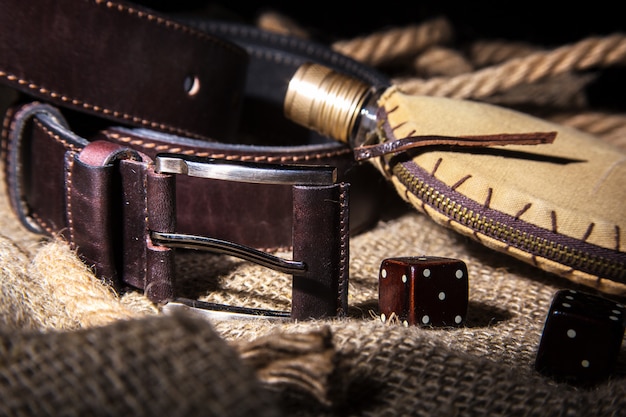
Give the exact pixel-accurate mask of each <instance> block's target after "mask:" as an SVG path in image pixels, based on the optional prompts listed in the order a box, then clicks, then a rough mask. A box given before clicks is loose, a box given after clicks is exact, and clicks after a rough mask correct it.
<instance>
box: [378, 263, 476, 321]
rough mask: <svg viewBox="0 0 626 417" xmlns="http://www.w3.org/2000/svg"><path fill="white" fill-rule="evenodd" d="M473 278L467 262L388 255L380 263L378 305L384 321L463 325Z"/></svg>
mask: <svg viewBox="0 0 626 417" xmlns="http://www.w3.org/2000/svg"><path fill="white" fill-rule="evenodd" d="M468 296H469V280H468V275H467V266H466V265H465V262H463V261H461V260H458V259H454V258H443V257H432V256H421V257H397V258H388V259H385V260H383V261H382V263H381V265H380V274H379V279H378V305H379V310H380V317H381V320H382V321H387V320H389V319H391V318H392V316H395V317H397V319H399V320H400V322H401V323H402V324H404V325H405V326H408V325H417V326H433V327H445V326H455V327H456V326H461V325H463V324H464V323H465V319H466V316H467V309H468Z"/></svg>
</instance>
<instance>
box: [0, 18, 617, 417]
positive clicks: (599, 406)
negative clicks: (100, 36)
mask: <svg viewBox="0 0 626 417" xmlns="http://www.w3.org/2000/svg"><path fill="white" fill-rule="evenodd" d="M265 17H266V19H265V20H260V23H259V24H260V25H262V26H263V25H265V26H266V27H269V26H272V27H273V28H274V29H275V30H277V31H278V30H280V31H283V32H284V33H291V34H297V35H298V36H302V34H303V33H304V32H305V31H302V30H301V29H300V28H298V27H297V22H293V21H289V20H288V19H284V17H283V19H281V16H276V15H271V14H268V15H266V16H265ZM401 29H402V30H400V29H399V30H398V31H394V32H393V33H391V32H389V33H381V34H373V35H372V37H370V38H363V39H355V40H347V41H346V42H337V43H336V44H335V45H333V46H334V48H335V49H336V50H338V51H341V52H343V53H346V54H348V55H351V56H353V57H354V58H355V59H360V60H362V61H364V62H366V63H369V64H371V65H377V64H380V63H382V64H385V63H386V62H385V59H386V58H389V59H393V60H395V61H397V59H398V57H399V56H400V58H402V56H401V55H402V54H405V53H406V52H407V48H408V49H409V50H410V51H409V52H410V53H411V54H412V55H411V56H412V57H414V59H413V58H411V59H409V61H411V62H410V64H411V65H413V64H414V65H415V66H416V67H419V68H420V69H419V71H418V70H416V71H417V73H419V74H421V77H423V78H422V79H421V80H417V79H405V78H400V77H399V76H398V78H396V79H394V82H396V83H397V84H398V85H399V86H401V87H402V88H403V89H405V91H409V92H415V93H425V94H432V95H446V96H455V97H457V98H467V99H484V100H485V101H490V102H492V103H497V104H502V105H516V104H520V103H521V104H528V103H529V102H530V104H533V105H535V106H536V107H539V108H542V109H544V110H545V109H546V108H547V106H546V107H542V106H543V105H544V104H545V103H548V102H549V103H551V105H552V106H556V107H558V105H559V103H567V105H572V104H575V105H577V106H583V104H584V103H582V101H584V100H583V99H582V98H581V97H582V93H581V91H582V89H583V88H584V86H585V85H586V83H587V82H588V79H587V77H589V76H590V74H579V73H571V74H570V73H568V72H567V71H566V69H567V66H566V65H556V64H554V61H550V62H549V63H548V64H547V65H546V66H545V67H542V66H541V65H540V64H539V63H538V62H539V59H542V60H550V59H556V58H555V55H551V54H550V53H549V51H547V52H546V51H540V55H533V53H535V52H536V49H535V48H533V47H532V46H528V45H525V46H526V47H525V48H521V49H520V48H517V50H516V51H515V52H512V50H511V49H507V48H503V47H502V46H501V45H499V44H498V45H496V43H494V42H491V43H482V44H481V43H476V44H475V45H474V49H473V51H474V52H475V55H476V59H475V61H474V62H472V63H469V62H468V61H467V60H466V59H465V57H466V56H469V54H467V55H463V56H462V54H457V53H456V52H457V51H455V50H454V47H453V45H450V41H451V37H452V35H453V34H452V31H451V28H450V27H449V25H448V24H447V22H446V21H445V20H437V21H434V22H430V23H428V22H427V23H426V24H424V25H422V26H420V25H417V26H415V27H410V28H401ZM425 34H428V35H429V37H428V36H425ZM389 36H391V37H392V38H394V37H402V38H403V39H404V38H407V37H409V38H410V39H411V41H410V42H400V41H398V42H389V41H388V39H390V38H389ZM381 42H383V43H384V44H385V45H387V47H386V48H381V47H380V43H381ZM589 42H592V43H593V40H590V41H589ZM439 44H442V45H443V46H442V45H439ZM623 44H624V38H623V37H614V38H610V39H600V40H599V41H598V40H596V43H593V45H592V46H594V45H595V48H593V50H594V51H595V54H594V55H593V56H591V57H590V56H589V55H586V56H585V57H584V60H583V59H582V58H581V60H583V61H584V65H582V64H580V65H578V66H577V67H578V68H588V67H589V66H591V65H592V64H594V62H595V63H600V64H601V65H608V64H610V60H607V59H605V60H601V59H600V58H601V57H602V51H603V49H602V46H603V45H606V50H607V51H610V52H611V55H610V57H612V58H615V60H619V59H623V57H622V56H621V55H620V51H623V50H625V49H624V48H618V47H616V46H615V45H623ZM376 45H378V47H376ZM402 45H408V47H407V48H405V49H404V50H399V49H400V47H401V46H402ZM370 46H372V47H373V49H371V50H370V49H368V48H369V47H370ZM444 46H445V47H444ZM489 48H492V51H496V50H497V51H499V52H504V51H505V50H508V51H510V52H511V54H512V55H510V56H500V57H499V58H498V57H497V56H496V55H497V54H495V53H491V54H487V53H486V52H485V51H486V50H487V49H489ZM588 49H589V48H588ZM367 51H375V52H376V51H378V52H381V51H387V52H390V53H391V55H392V56H391V57H390V56H389V54H388V55H387V56H380V54H378V53H374V52H370V53H367ZM480 51H482V52H483V53H482V54H481V53H480ZM572 51H573V49H572V50H568V49H567V48H565V49H562V50H560V51H559V54H560V55H559V56H561V57H563V56H564V55H567V53H568V52H572ZM394 54H395V55H394ZM487 55H489V56H490V58H489V59H490V61H489V63H482V64H478V62H479V58H480V57H481V56H482V57H485V56H487ZM442 56H443V57H445V59H442ZM526 57H528V58H529V59H527V60H525V59H526ZM404 58H405V60H406V59H407V58H406V56H405V57H404ZM592 58H594V59H597V61H594V60H593V59H592ZM514 61H515V62H514ZM427 62H428V63H429V64H427ZM502 62H504V64H503V65H500V63H502ZM507 62H508V63H510V65H513V64H514V63H516V65H518V66H521V65H528V68H531V69H532V70H533V73H532V74H530V72H524V71H521V70H520V71H512V69H511V68H512V67H510V66H507V65H508V64H507ZM567 62H569V63H576V59H575V57H574V58H572V56H569V57H568V58H567ZM445 63H452V64H451V65H450V66H446V65H444V64H445ZM462 64H466V65H462ZM489 64H492V65H494V67H493V68H492V69H490V70H486V71H484V72H481V73H480V74H476V75H478V76H480V77H483V78H484V79H488V80H489V81H491V82H490V83H487V84H485V83H484V82H483V83H480V85H478V82H479V81H481V79H482V78H481V79H479V78H475V80H477V84H476V85H475V86H474V87H475V88H473V87H472V85H471V82H470V81H472V79H471V78H470V77H469V76H468V77H466V78H463V76H464V75H465V74H463V72H471V71H473V69H476V68H478V67H479V65H483V66H486V65H489ZM572 65H573V64H572ZM402 68H403V71H398V73H404V69H406V68H408V64H407V65H405V66H403V67H402ZM517 68H520V67H517ZM541 68H547V70H546V71H545V72H543V73H542V72H541V71H540V70H541ZM460 72H461V74H460ZM510 73H515V74H516V75H518V76H517V78H516V79H515V82H513V81H511V80H510V79H509V80H508V81H509V82H508V83H507V82H505V81H506V80H505V81H503V82H499V81H502V80H503V79H502V78H501V77H500V76H499V75H498V74H510ZM444 76H445V77H444ZM446 77H448V78H446ZM426 78H428V80H426ZM529 79H530V80H532V81H533V82H532V83H531V82H529ZM483 81H484V80H483ZM463 86H464V87H465V88H461V87H463ZM503 86H505V87H506V88H504V87H503ZM479 87H480V88H479ZM581 103H582V104H581ZM587 110H594V109H587ZM550 116H551V118H552V119H553V120H557V119H558V120H560V121H563V122H564V123H566V122H567V123H568V124H570V125H574V126H577V127H580V128H585V129H586V130H588V131H591V132H594V133H598V134H600V133H603V134H604V136H603V137H604V138H606V139H607V140H611V141H613V142H614V143H617V144H618V145H619V146H624V147H626V142H624V141H623V137H624V135H623V132H624V131H625V130H624V129H623V126H624V124H623V123H620V122H619V121H620V120H622V121H623V118H622V117H620V115H614V118H612V119H611V118H606V117H605V118H603V119H602V121H603V122H604V123H600V122H598V123H594V122H593V120H596V121H598V120H599V117H598V114H595V113H593V112H592V111H589V112H587V114H586V116H587V117H582V118H576V117H573V116H572V115H571V114H568V113H567V112H566V111H562V112H555V113H554V114H551V115H550ZM594 116H595V118H594ZM605 116H606V115H605ZM608 121H613V122H614V123H609V122H608ZM620 138H621V139H620ZM387 191H388V192H387V193H382V194H381V195H380V199H381V200H383V201H384V203H385V204H384V206H385V208H384V210H383V213H382V216H381V218H380V221H379V222H378V223H377V224H375V225H374V226H373V227H372V228H371V229H370V230H367V231H365V232H363V233H361V234H358V235H354V236H351V239H350V249H349V250H350V281H349V306H350V308H349V311H348V316H347V317H346V318H341V319H327V320H316V321H305V322H271V321H267V320H257V321H245V320H218V319H212V320H208V319H205V318H200V317H198V316H196V315H194V314H184V313H179V314H173V315H172V314H165V313H164V312H162V311H161V310H160V309H159V307H158V306H155V305H153V304H152V303H150V302H149V300H148V299H147V298H146V297H144V295H143V294H141V293H139V292H136V291H128V292H126V293H123V294H118V293H115V292H113V291H112V290H111V289H110V288H109V287H107V286H106V285H104V284H103V283H102V282H100V280H98V278H96V277H95V276H94V274H93V273H92V271H91V270H90V268H89V267H88V266H86V265H85V264H83V263H82V262H81V261H80V259H79V258H78V256H77V255H76V253H74V252H73V251H72V250H70V249H69V247H68V246H67V245H66V244H65V243H64V242H63V241H62V240H60V239H55V238H42V237H41V236H38V235H35V234H32V233H29V232H28V231H26V230H25V229H24V228H23V227H22V226H21V225H20V224H19V222H18V220H17V218H16V216H15V215H14V214H13V213H12V212H11V210H10V208H9V205H8V201H7V195H6V193H5V190H4V189H3V188H2V189H1V190H0V415H8V416H41V415H64V416H65V415H70V416H71V415H81V416H84V415H103V416H104V415H110V416H120V415H134V416H141V415H151V416H152V415H163V416H170V415H174V416H176V415H180V416H193V415H209V416H213V415H215V416H225V415H229V416H239V415H242V416H243V415H245V416H270V415H272V416H280V415H289V416H312V417H313V416H320V417H321V416H399V415H400V416H402V415H412V416H438V417H439V416H476V415H489V416H557V415H558V416H574V415H576V416H578V415H580V416H618V415H626V411H624V410H626V376H625V371H626V366H625V364H626V351H625V348H622V350H621V352H620V357H619V360H618V366H617V369H616V370H615V372H614V373H613V375H612V376H611V377H610V378H609V379H608V380H606V381H603V382H601V383H599V384H598V385H596V386H594V387H589V388H582V387H574V386H571V385H568V384H565V383H557V382H555V381H554V380H552V379H550V378H548V377H545V376H542V375H540V374H539V373H537V372H536V371H535V369H534V360H535V355H536V351H537V347H538V343H539V341H540V338H541V333H542V330H543V325H544V321H545V317H546V314H547V311H548V309H549V306H550V302H551V300H552V297H553V295H554V293H555V292H556V291H557V290H559V289H562V288H571V289H580V290H587V288H585V287H582V286H579V285H578V284H576V283H574V282H572V281H569V280H566V279H563V278H559V277H557V276H555V275H552V274H549V273H547V272H543V271H541V270H539V269H537V268H535V267H533V266H531V265H529V264H526V263H523V262H521V261H517V260H515V259H513V258H511V257H509V256H506V255H504V254H500V253H496V252H494V251H491V250H489V249H488V248H485V247H483V246H481V245H479V244H478V243H476V242H474V241H471V240H469V239H467V238H465V237H463V236H460V235H458V234H456V233H454V232H453V231H451V230H448V229H446V228H444V227H441V226H440V225H437V224H435V223H434V222H433V221H432V220H430V219H429V218H427V217H426V216H424V215H422V214H419V213H418V212H416V211H415V210H414V209H413V208H412V207H410V206H408V205H407V204H406V203H404V202H403V201H401V200H400V199H399V198H398V197H397V196H396V195H395V194H394V192H393V191H392V190H391V188H390V189H389V190H387ZM277 255H279V256H285V257H289V256H290V254H289V253H278V254H277ZM414 255H433V256H446V257H452V258H457V259H461V260H463V261H465V262H466V264H467V267H468V273H469V309H468V316H467V320H466V323H465V325H464V326H463V327H460V328H428V327H417V326H409V327H405V326H402V325H399V324H398V323H395V322H394V321H393V320H392V321H388V322H385V323H384V322H382V321H381V320H380V318H379V316H378V273H379V267H380V263H381V261H382V260H383V259H385V258H387V257H396V256H414ZM177 276H178V278H179V279H178V282H177V283H176V285H177V291H178V293H179V294H181V295H184V296H186V297H189V298H196V299H201V300H207V301H212V302H218V303H225V304H232V305H245V306H248V307H258V308H271V309H282V310H289V308H290V299H291V278H290V277H289V276H288V275H285V274H282V273H279V272H274V271H271V270H268V269H266V268H263V267H261V266H256V265H252V264H250V263H248V262H246V261H242V260H239V259H235V258H232V257H228V256H225V255H215V254H206V253H198V252H193V251H190V252H181V253H179V254H178V256H177ZM619 301H623V300H619Z"/></svg>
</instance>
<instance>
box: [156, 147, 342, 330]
mask: <svg viewBox="0 0 626 417" xmlns="http://www.w3.org/2000/svg"><path fill="white" fill-rule="evenodd" d="M155 172H157V173H161V174H182V175H188V176H192V177H199V178H206V179H217V180H224V181H235V182H247V183H255V184H283V185H332V184H334V183H336V181H337V169H336V168H335V167H331V166H319V165H315V166H312V165H289V164H270V163H258V162H248V161H232V160H220V159H215V158H201V157H196V156H190V155H179V154H160V155H157V156H156V158H155ZM150 237H151V240H152V241H153V243H155V244H157V245H162V246H166V247H173V248H185V249H196V250H204V251H209V252H213V253H220V254H225V255H230V256H234V257H237V258H239V259H244V260H247V261H250V262H253V263H256V264H259V265H262V266H265V267H267V268H270V269H274V270H276V271H279V272H283V273H287V274H294V273H298V272H302V271H305V270H306V267H307V266H306V264H305V263H304V262H301V261H297V260H289V259H284V258H281V257H278V256H274V255H271V254H269V253H266V252H263V251H260V250H258V249H255V248H251V247H248V246H245V245H240V244H238V243H234V242H230V241H225V240H221V239H215V238H211V237H205V236H196V235H190V234H181V233H165V232H159V231H151V233H150ZM179 310H192V311H195V312H196V313H199V314H200V315H201V316H203V317H208V318H213V319H234V318H237V319H266V320H267V319H271V320H277V319H278V320H288V319H289V317H290V313H289V312H286V311H276V310H264V309H255V308H248V307H240V306H228V305H222V304H214V303H208V302H202V301H198V300H188V299H183V298H178V299H174V300H172V301H170V302H169V303H167V304H166V305H165V306H164V307H163V311H164V312H165V313H172V312H175V311H179Z"/></svg>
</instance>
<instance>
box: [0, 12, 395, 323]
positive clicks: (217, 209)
mask: <svg viewBox="0 0 626 417" xmlns="http://www.w3.org/2000/svg"><path fill="white" fill-rule="evenodd" d="M24 22H30V23H29V25H28V26H25V25H24ZM0 27H3V30H2V31H1V32H0V80H1V81H2V82H3V83H4V84H6V85H9V86H10V87H13V88H15V89H16V90H18V91H20V92H21V95H20V103H18V104H16V106H14V107H12V108H11V109H10V110H9V111H8V112H7V116H6V118H5V122H4V125H3V126H4V128H3V144H4V146H3V156H4V158H3V159H4V160H5V161H6V163H5V171H6V175H5V177H6V183H7V186H8V193H9V197H10V200H11V204H12V207H13V209H14V211H15V213H16V214H17V215H18V217H19V218H20V220H21V221H22V223H23V224H24V225H25V226H26V227H27V228H29V229H30V230H31V231H34V232H38V233H44V234H47V235H59V234H60V235H62V236H63V237H64V238H65V239H67V240H68V241H69V242H70V244H71V245H72V246H73V247H75V248H77V250H78V253H79V255H80V256H81V257H82V259H83V260H84V261H85V262H86V263H87V264H88V265H90V266H93V267H94V270H95V272H96V274H97V275H98V276H99V277H101V278H103V279H105V280H107V281H109V282H110V283H111V284H113V285H114V286H116V287H117V288H119V289H123V288H124V287H128V286H130V287H133V288H137V289H140V290H143V291H144V292H145V293H146V295H147V296H148V297H149V298H150V299H151V300H153V301H155V302H158V303H166V302H168V301H172V300H175V299H177V297H179V296H180V294H176V293H175V286H174V281H175V276H174V275H175V274H174V256H175V253H176V251H177V249H176V248H199V249H206V250H210V251H213V252H218V253H226V254H230V255H234V256H239V257H240V258H243V259H248V260H250V261H253V262H257V263H260V264H262V265H265V266H268V267H270V268H274V269H277V270H280V271H283V272H285V273H288V274H291V275H293V295H292V309H291V313H290V314H289V315H290V317H291V318H294V319H307V318H319V317H324V316H335V315H342V314H344V313H345V311H346V308H347V284H348V269H349V265H348V262H349V250H348V249H349V242H348V239H349V235H350V233H356V232H358V231H360V230H362V229H364V228H366V227H368V226H369V225H371V224H372V223H373V222H375V221H376V219H377V214H378V204H379V203H378V201H379V198H378V195H377V193H376V192H374V191H373V190H372V187H373V186H374V188H376V186H380V187H383V186H384V179H382V177H380V176H379V175H378V174H377V173H376V172H374V171H373V169H372V168H370V167H369V165H357V164H355V162H354V160H353V157H352V153H351V151H350V149H349V148H348V147H347V146H345V145H343V144H340V143H337V142H334V141H331V140H329V139H326V138H324V137H321V136H318V135H317V134H316V133H314V132H312V131H308V130H306V129H303V128H301V127H299V126H296V125H295V124H293V123H291V122H289V121H288V120H286V119H285V118H284V116H283V114H282V100H283V98H284V95H285V92H286V89H287V84H288V81H289V79H290V78H291V76H292V75H293V74H294V73H295V71H296V69H297V68H298V67H299V66H300V65H301V64H303V63H304V62H307V61H313V62H319V63H322V64H324V65H327V66H331V67H333V68H337V69H339V70H341V71H344V72H348V73H350V74H353V75H355V76H357V77H359V78H361V79H363V80H364V81H367V82H370V83H384V82H386V80H385V79H384V77H383V76H382V75H380V74H379V73H377V72H375V71H374V70H372V69H370V68H367V67H364V66H362V65H360V64H358V63H356V62H355V61H352V60H350V59H348V58H346V57H344V56H342V55H339V54H336V53H334V52H332V51H330V50H329V49H327V48H326V47H324V46H322V45H318V44H315V43H311V42H307V41H304V40H301V39H295V38H290V37H285V36H281V35H277V34H272V33H267V32H264V31H261V30H259V29H256V28H253V27H248V26H243V25H236V24H231V23H225V22H215V21H206V20H186V21H184V22H183V21H182V20H172V19H171V18H168V17H163V16H161V15H157V14H155V13H153V12H151V11H149V10H145V9H141V8H138V7H136V6H134V5H131V4H127V3H113V2H104V1H97V0H86V1H78V2H77V1H69V0H42V1H39V2H37V4H36V5H31V4H30V3H28V2H20V1H19V0H0ZM86 29H88V30H86ZM180 174H184V175H180ZM289 248H290V249H292V251H293V260H287V259H282V258H278V257H276V256H273V255H272V254H271V252H273V251H275V250H279V249H283V250H284V249H289Z"/></svg>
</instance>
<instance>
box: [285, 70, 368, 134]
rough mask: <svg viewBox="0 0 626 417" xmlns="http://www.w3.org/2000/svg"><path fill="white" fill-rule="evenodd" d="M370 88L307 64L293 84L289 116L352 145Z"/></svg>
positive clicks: (287, 98) (288, 96) (287, 107)
mask: <svg viewBox="0 0 626 417" xmlns="http://www.w3.org/2000/svg"><path fill="white" fill-rule="evenodd" d="M369 90H370V86H369V85H367V84H365V83H363V82H361V81H359V80H357V79H355V78H352V77H350V76H347V75H344V74H339V73H337V72H335V71H334V70H332V69H330V68H328V67H325V66H322V65H319V64H310V63H307V64H304V65H302V66H301V67H300V68H298V70H297V71H296V73H295V74H294V76H293V78H292V79H291V81H290V82H289V87H288V88H287V94H286V96H285V103H284V110H285V116H286V117H287V118H289V119H291V120H292V121H294V122H296V123H298V124H300V125H302V126H305V127H307V128H309V129H313V130H315V131H317V132H319V133H320V134H322V135H326V136H330V137H332V138H334V139H336V140H340V141H342V142H346V143H348V140H349V136H350V133H351V132H352V131H353V128H354V123H355V122H356V120H357V118H358V116H359V111H360V109H361V107H362V106H363V103H364V101H365V98H366V96H367V93H368V92H369Z"/></svg>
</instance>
